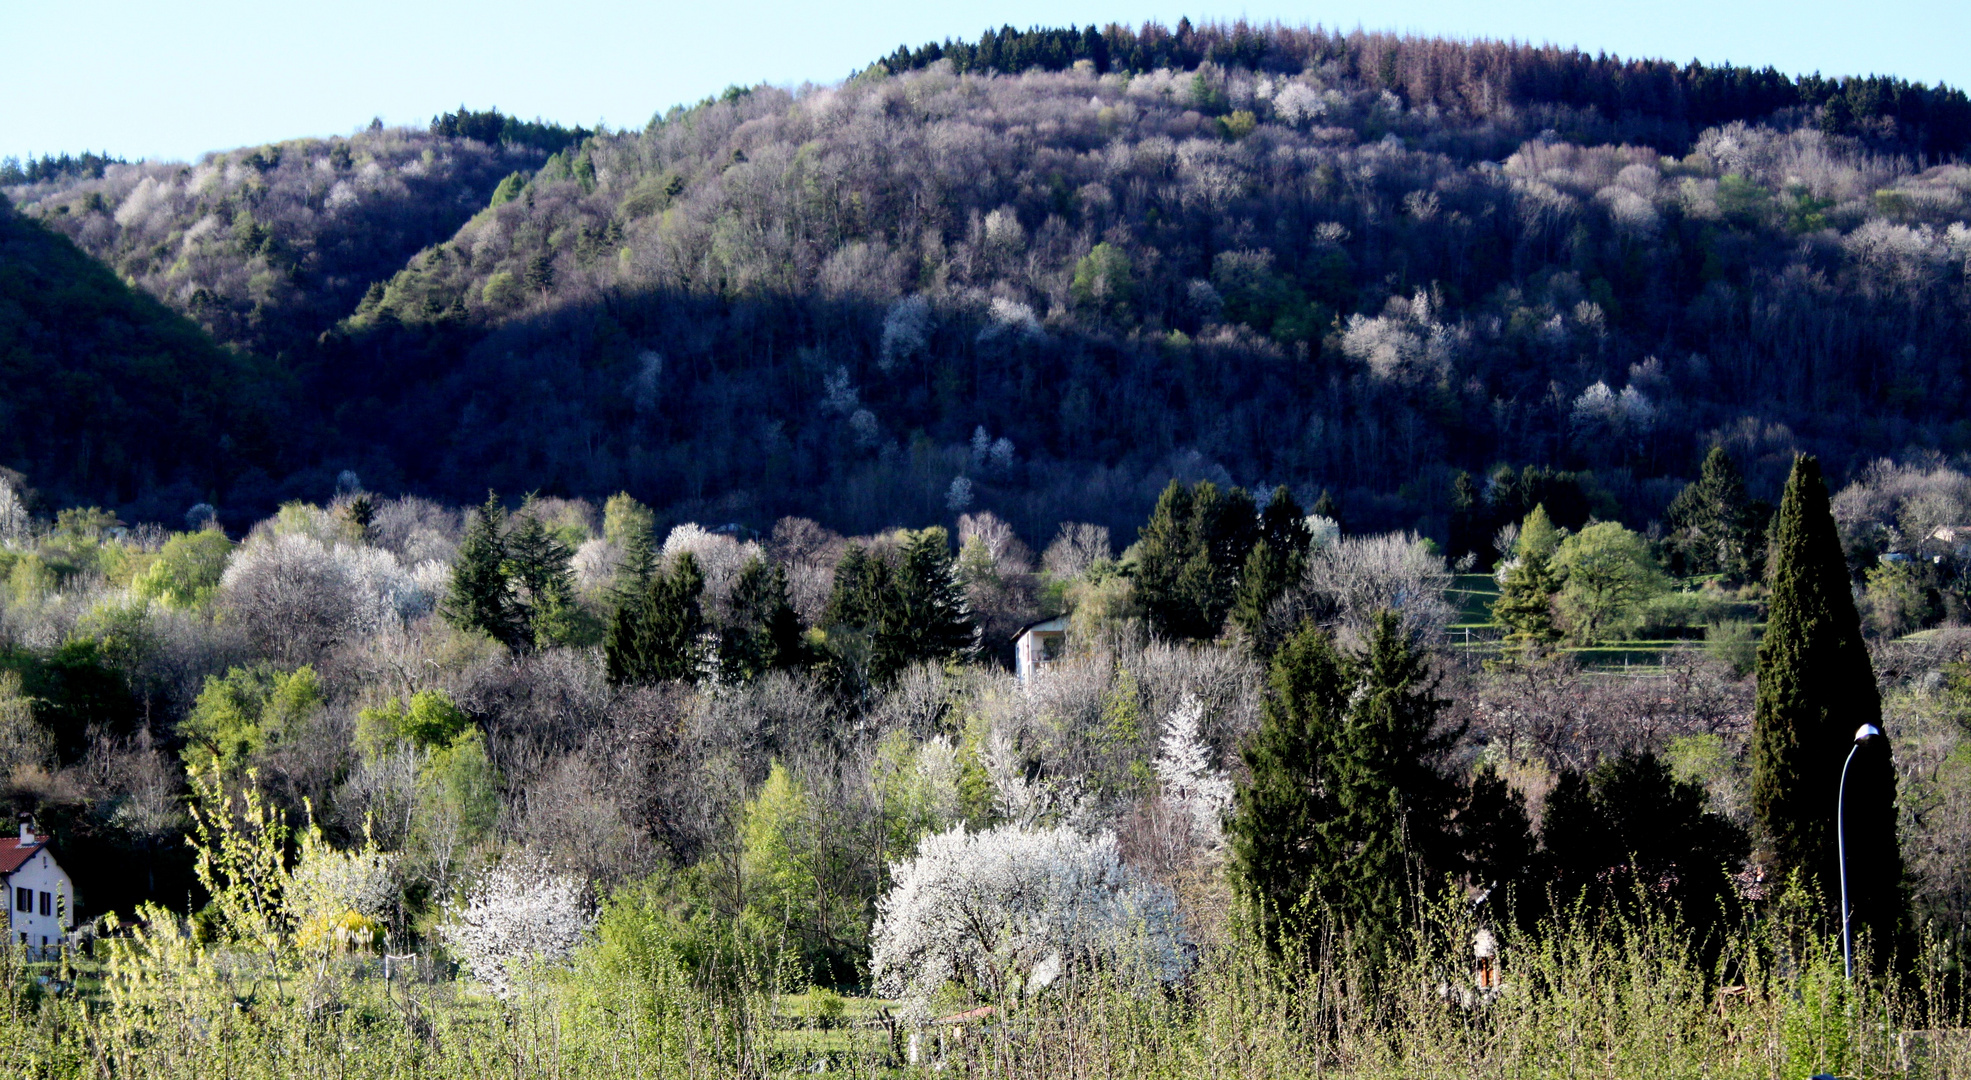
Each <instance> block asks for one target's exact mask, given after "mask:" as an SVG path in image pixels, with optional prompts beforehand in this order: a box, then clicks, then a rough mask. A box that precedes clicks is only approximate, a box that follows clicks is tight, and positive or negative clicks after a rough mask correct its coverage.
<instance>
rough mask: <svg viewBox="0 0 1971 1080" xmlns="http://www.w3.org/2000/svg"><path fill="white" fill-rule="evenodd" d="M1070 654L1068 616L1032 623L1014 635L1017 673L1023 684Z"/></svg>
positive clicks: (1014, 662)
mask: <svg viewBox="0 0 1971 1080" xmlns="http://www.w3.org/2000/svg"><path fill="white" fill-rule="evenodd" d="M1067 654H1068V617H1067V616H1066V615H1060V616H1057V617H1055V618H1052V619H1043V620H1041V621H1040V622H1037V623H1029V624H1028V625H1027V626H1026V627H1025V628H1023V629H1021V631H1020V632H1019V634H1018V635H1016V636H1015V637H1014V638H1013V673H1014V674H1016V675H1018V676H1019V677H1020V682H1021V683H1031V682H1032V681H1033V677H1034V676H1035V675H1038V674H1040V673H1041V672H1043V671H1045V670H1047V668H1048V666H1049V665H1051V664H1053V663H1054V662H1055V661H1057V660H1059V659H1061V658H1062V657H1064V656H1066V655H1067Z"/></svg>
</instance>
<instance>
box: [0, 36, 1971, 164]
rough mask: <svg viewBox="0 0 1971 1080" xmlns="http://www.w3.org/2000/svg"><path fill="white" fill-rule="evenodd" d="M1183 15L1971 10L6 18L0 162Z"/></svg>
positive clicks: (548, 109) (1590, 46)
mask: <svg viewBox="0 0 1971 1080" xmlns="http://www.w3.org/2000/svg"><path fill="white" fill-rule="evenodd" d="M1180 15H1189V16H1190V17H1191V18H1192V19H1193V20H1200V19H1205V18H1218V19H1236V18H1239V17H1245V18H1247V19H1250V20H1254V21H1270V20H1278V21H1281V22H1285V23H1289V24H1296V25H1297V24H1302V23H1316V24H1320V25H1325V26H1329V27H1339V28H1342V29H1354V28H1356V27H1358V26H1359V27H1362V28H1365V29H1370V30H1398V31H1410V32H1416V33H1422V34H1430V35H1443V36H1452V37H1466V38H1469V37H1491V38H1514V39H1518V40H1521V41H1533V42H1550V43H1554V44H1559V45H1568V46H1577V47H1580V48H1583V49H1586V50H1589V51H1607V52H1612V53H1618V54H1620V55H1623V56H1655V57H1665V58H1669V59H1674V60H1678V61H1685V60H1690V59H1699V60H1703V61H1704V62H1706V63H1723V62H1727V61H1729V62H1734V63H1740V64H1751V65H1754V66H1760V67H1763V66H1765V65H1768V64H1770V65H1772V66H1774V67H1777V68H1779V69H1780V70H1782V71H1786V72H1788V73H1794V74H1799V73H1805V72H1810V71H1820V72H1823V73H1825V74H1830V75H1833V74H1891V75H1898V76H1901V77H1903V78H1907V79H1911V80H1914V81H1919V82H1925V83H1936V82H1940V81H1941V82H1947V83H1950V84H1952V85H1955V86H1960V87H1962V86H1971V48H1967V47H1966V42H1967V39H1971V2H1968V0H1875V2H1872V3H1869V4H1867V5H1856V4H1852V3H1837V2H1835V0H1651V2H1647V3H1642V2H1632V0H1566V2H1557V0H1483V2H1475V0H1333V2H1322V3H1294V2H1290V0H1282V2H1280V3H1277V4H1274V5H1272V6H1258V5H1248V4H1241V5H1236V6H1235V5H1228V4H1217V3H1203V4H1193V5H1188V6H1179V5H1172V4H1165V3H1161V2H1149V3H1145V2H1138V0H1105V2H1104V3H1102V4H1094V3H1090V2H1088V0H1066V2H1062V0H1054V2H1051V3H1040V2H1035V0H995V2H992V3H986V2H982V0H952V2H939V0H858V2H857V3H854V4H846V3H838V4H825V3H814V2H812V0H809V2H794V0H757V2H738V0H724V2H718V0H711V2H707V0H699V2H695V3H677V2H674V0H642V2H637V0H546V2H543V0H530V2H526V3H522V2H517V0H335V2H325V0H286V2H279V3H276V2H269V0H189V2H184V3H177V4H162V3H158V2H156V0H145V2H142V3H137V2H132V0H64V2H61V3H52V2H49V0H0V27H4V28H5V29H4V30H0V101H4V102H5V103H6V104H5V105H4V106H0V156H9V155H18V156H28V155H35V154H47V153H62V152H71V153H72V152H79V151H82V150H98V151H108V152H111V153H114V154H117V155H119V156H122V157H126V158H133V159H134V158H139V157H148V158H155V159H179V160H189V159H192V158H195V157H196V156H197V155H198V154H200V153H201V152H203V151H207V150H218V149H230V148H233V147H238V146H249V145H255V144H259V143H265V142H271V141H275V140H279V139H286V138H294V137H298V136H324V135H333V134H340V133H347V132H350V131H353V130H355V129H356V128H359V127H361V126H363V125H366V124H367V123H368V122H369V121H370V118H371V117H381V118H382V119H383V120H384V122H385V123H389V124H424V123H428V122H429V121H430V119H431V117H432V115H433V114H435V113H438V112H441V111H444V110H447V109H455V108H457V107H458V106H459V105H461V104H465V105H469V106H471V107H473V108H475V109H484V108H488V107H495V106H496V107H498V108H499V109H501V110H502V111H504V112H507V113H511V114H517V115H520V116H523V117H530V118H531V117H535V116H540V117H544V118H547V119H550V120H556V121H560V122H562V123H567V124H585V125H588V126H591V127H593V126H595V125H596V124H597V123H604V124H607V125H609V126H610V127H612V128H622V127H641V126H642V125H643V124H644V123H645V122H647V121H648V120H649V119H650V117H651V115H652V114H653V113H658V112H662V111H663V110H664V109H667V108H669V107H670V106H672V105H676V104H682V103H689V102H692V101H696V100H698V99H700V98H703V97H705V96H707V95H710V94H715V93H717V92H718V91H719V90H721V89H723V88H724V87H726V86H728V85H732V84H739V85H747V86H750V85H755V84H758V83H761V82H770V83H775V84H781V85H797V84H800V83H802V82H816V83H827V82H833V81H837V80H839V79H841V78H843V77H845V76H846V75H848V74H849V73H850V72H851V71H853V70H856V69H858V68H861V67H862V66H864V65H866V64H868V63H869V62H870V61H872V60H874V59H876V58H878V57H879V56H882V55H884V54H886V53H889V52H890V51H892V50H894V49H895V48H896V47H897V45H899V44H904V43H908V44H910V45H913V46H915V45H919V44H922V43H923V42H925V41H930V40H942V39H944V38H947V37H964V38H975V37H976V36H977V35H978V33H979V31H980V30H982V29H984V28H985V27H987V26H997V25H1000V24H1002V23H1010V24H1012V25H1015V26H1019V27H1027V26H1033V25H1046V26H1060V25H1064V24H1067V23H1070V22H1072V23H1075V24H1078V25H1086V24H1088V23H1096V24H1105V23H1108V22H1112V21H1113V22H1126V23H1138V22H1141V21H1143V20H1146V19H1154V20H1157V21H1160V22H1163V23H1165V24H1166V25H1170V24H1174V23H1175V22H1176V20H1177V18H1178V17H1179V16H1180Z"/></svg>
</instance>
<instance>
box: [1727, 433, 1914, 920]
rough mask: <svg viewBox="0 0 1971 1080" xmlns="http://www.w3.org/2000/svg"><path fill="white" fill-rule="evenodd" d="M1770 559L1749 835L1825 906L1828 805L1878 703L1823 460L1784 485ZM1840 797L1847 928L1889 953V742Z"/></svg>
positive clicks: (1869, 752) (1892, 859) (1896, 883)
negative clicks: (1849, 907) (1849, 913)
mask: <svg viewBox="0 0 1971 1080" xmlns="http://www.w3.org/2000/svg"><path fill="white" fill-rule="evenodd" d="M1773 559H1774V563H1773V566H1772V567H1771V575H1770V582H1771V586H1772V594H1771V596H1772V598H1771V601H1770V605H1769V608H1768V612H1769V613H1768V616H1767V622H1766V632H1765V639H1764V640H1763V641H1762V642H1761V643H1760V645H1759V697H1758V705H1757V709H1756V711H1755V713H1754V716H1753V726H1752V811H1753V819H1754V823H1755V827H1756V840H1757V843H1758V844H1759V847H1760V849H1761V854H1762V855H1763V857H1764V858H1765V859H1766V860H1768V869H1769V872H1772V873H1774V874H1775V875H1776V876H1777V877H1778V879H1779V880H1781V881H1784V880H1785V878H1786V876H1788V875H1790V874H1793V873H1796V872H1797V873H1798V874H1799V875H1800V876H1801V878H1802V879H1803V880H1804V881H1805V882H1806V884H1807V885H1809V886H1810V887H1812V888H1815V889H1817V890H1818V891H1819V894H1820V896H1821V898H1822V899H1823V900H1824V901H1826V902H1828V903H1829V904H1830V906H1831V905H1833V903H1834V901H1835V898H1836V897H1837V896H1838V895H1839V883H1840V878H1839V872H1840V867H1839V862H1838V858H1837V854H1836V843H1835V840H1836V836H1835V807H1836V796H1837V792H1838V786H1839V784H1840V782H1841V768H1842V763H1843V761H1844V760H1845V759H1846V758H1847V755H1848V752H1849V750H1850V748H1851V747H1852V746H1853V742H1854V735H1855V731H1856V729H1857V728H1858V727H1860V726H1861V725H1863V724H1874V725H1877V726H1878V727H1879V726H1880V725H1881V721H1882V701H1881V697H1880V695H1879V693H1878V691H1877V689H1876V683H1875V671H1874V668H1873V666H1872V665H1871V664H1870V662H1869V657H1868V649H1867V647H1866V646H1865V645H1864V644H1863V642H1862V634H1861V618H1860V616H1859V614H1858V613H1857V612H1856V610H1855V603H1854V596H1853V593H1852V592H1851V591H1850V589H1851V585H1850V581H1849V578H1848V567H1847V561H1846V559H1845V558H1844V557H1843V555H1842V551H1841V540H1840V537H1839V535H1838V534H1837V532H1836V530H1835V525H1834V515H1833V513H1832V511H1831V509H1830V508H1829V505H1828V497H1827V487H1826V484H1825V483H1824V482H1823V481H1822V479H1821V472H1820V462H1819V460H1818V459H1816V458H1813V457H1811V456H1803V457H1800V458H1798V459H1796V460H1795V461H1794V463H1793V472H1792V475H1791V476H1789V477H1788V478H1787V481H1786V494H1785V497H1784V499H1783V500H1782V501H1781V503H1780V508H1779V516H1778V520H1777V522H1776V525H1775V539H1774V546H1773ZM1847 795H1848V797H1847V839H1848V845H1847V847H1848V890H1849V898H1850V901H1851V903H1852V904H1853V910H1854V921H1855V926H1856V928H1857V930H1858V931H1860V930H1862V929H1864V928H1865V929H1869V930H1872V931H1873V932H1874V935H1875V944H1876V947H1877V948H1878V949H1881V950H1888V949H1892V948H1895V947H1897V946H1898V945H1899V944H1900V937H1901V933H1902V930H1903V927H1904V924H1905V905H1904V892H1903V864H1902V855H1901V852H1900V849H1899V847H1898V845H1897V837H1896V809H1895V797H1896V776H1895V768H1894V766H1893V764H1892V763H1891V760H1890V753H1889V746H1888V739H1887V738H1886V737H1877V738H1875V739H1872V740H1870V741H1869V743H1868V744H1867V745H1865V746H1864V747H1863V748H1862V750H1861V751H1859V752H1858V753H1857V754H1856V757H1855V762H1854V765H1853V767H1852V770H1851V772H1850V774H1849V779H1848V791H1847ZM1837 915H1838V912H1837Z"/></svg>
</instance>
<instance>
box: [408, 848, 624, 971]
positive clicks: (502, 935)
mask: <svg viewBox="0 0 1971 1080" xmlns="http://www.w3.org/2000/svg"><path fill="white" fill-rule="evenodd" d="M587 891H588V889H587V886H586V885H585V884H584V883H583V882H582V881H581V880H579V879H578V878H576V877H574V876H573V875H569V874H557V873H555V872H554V871H553V870H551V869H549V868H548V865H547V863H546V862H545V861H544V860H541V859H539V858H519V859H509V860H507V861H506V862H503V863H501V864H500V865H498V866H496V867H494V868H493V870H492V872H491V873H489V874H487V875H486V877H485V878H484V879H483V880H482V881H480V882H479V884H478V886H477V887H475V888H474V889H473V890H472V891H471V892H470V893H468V894H467V896H466V899H465V904H464V906H462V907H460V908H459V909H458V910H457V911H455V912H454V913H453V915H452V919H451V922H449V923H448V924H447V925H446V926H445V938H446V940H447V941H449V942H450V943H451V945H452V947H453V949H455V950H456V951H457V952H458V954H459V958H460V959H461V960H462V961H464V963H465V966H466V968H467V969H468V970H470V971H471V972H472V977H473V978H475V979H478V980H479V981H480V982H482V983H485V984H486V986H487V987H488V988H489V989H491V990H492V991H493V992H494V993H495V994H498V995H499V996H501V997H511V996H512V995H513V992H514V990H515V988H516V977H517V976H518V975H520V974H521V973H522V970H523V969H524V967H525V965H527V964H532V963H540V964H553V963H557V962H559V961H560V960H561V959H563V958H564V957H566V956H567V955H568V953H569V952H570V950H572V949H573V948H574V947H575V945H576V943H578V942H579V941H581V939H582V937H583V936H584V935H585V934H587V933H588V932H589V928H590V927H591V926H593V925H594V923H595V916H594V914H593V913H592V912H591V911H590V910H589V905H588V902H587V896H586V894H587Z"/></svg>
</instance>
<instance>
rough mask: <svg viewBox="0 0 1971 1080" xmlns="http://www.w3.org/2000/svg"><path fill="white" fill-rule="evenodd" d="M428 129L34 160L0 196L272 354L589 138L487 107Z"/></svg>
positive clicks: (215, 328)
mask: <svg viewBox="0 0 1971 1080" xmlns="http://www.w3.org/2000/svg"><path fill="white" fill-rule="evenodd" d="M462 112H463V111H462ZM461 119H463V120H464V121H465V124H464V128H465V130H463V131H462V130H461V123H460V121H461ZM475 119H477V120H478V124H477V126H475V125H474V123H473V121H474V120H475ZM446 121H449V123H446ZM432 128H433V130H432V131H431V132H430V133H425V132H419V131H405V130H398V129H388V130H387V129H384V128H383V127H382V126H381V125H377V126H375V127H373V128H371V129H370V130H368V131H361V132H358V133H356V134H354V135H351V136H348V137H346V138H331V139H296V140H293V141H289V142H282V143H272V144H269V145H266V146H256V147H246V148H243V149H239V150H233V151H230V152H226V153H215V154H208V155H206V156H205V157H204V158H203V159H201V160H199V161H198V162H196V163H193V164H189V165H187V164H181V163H177V162H143V163H139V164H134V165H132V164H128V163H123V162H113V161H112V162H106V161H102V160H92V158H93V155H84V157H83V160H82V161H80V162H77V163H74V164H72V165H71V164H69V163H67V162H66V161H64V160H60V159H51V160H46V161H41V162H36V161H30V162H29V163H28V164H27V166H26V167H24V168H20V167H17V168H16V169H15V170H14V171H15V172H16V173H17V174H18V176H16V177H13V178H10V179H14V180H16V181H22V180H24V181H29V182H26V183H21V184H19V185H18V186H15V187H13V188H10V189H9V194H10V195H11V196H12V197H13V198H14V200H15V202H16V203H17V204H18V205H19V206H20V208H21V209H22V210H23V211H24V212H26V213H28V214H30V215H32V216H34V217H36V218H39V219H40V220H41V221H43V222H45V223H46V224H48V225H49V226H51V227H53V228H55V229H57V230H59V231H61V232H62V233H64V234H66V235H67V236H68V237H69V238H70V239H71V240H73V241H75V242H76V244H78V245H79V246H80V247H81V248H82V249H83V250H85V251H87V252H88V253H89V254H91V255H93V256H95V257H96V258H97V259H99V260H101V261H102V262H104V263H106V264H108V265H109V266H111V267H113V268H114V269H115V270H116V272H117V273H118V274H119V275H121V276H122V277H124V278H125V279H126V280H128V281H131V282H133V283H135V284H136V285H137V286H139V287H140V288H142V289H144V290H145V291H147V292H149V293H150V294H151V295H153V296H156V297H157V298H158V299H160V300H163V301H164V302H165V303H167V304H170V305H171V306H172V307H174V308H177V309H178V310H179V311H182V312H184V313H185V314H186V315H188V316H190V317H191V318H193V319H195V320H197V321H198V323H199V324H200V325H201V326H203V327H205V329H206V330H207V332H209V333H210V334H211V335H212V336H213V337H214V338H215V339H217V340H218V341H220V342H224V343H227V344H234V345H238V346H240V347H242V348H244V349H247V350H250V351H253V352H258V353H261V354H263V355H266V356H269V357H272V356H274V355H275V354H277V353H279V352H283V351H289V350H292V349H294V348H296V347H297V346H299V345H302V344H304V343H308V342H312V341H313V339H314V338H315V336H316V335H318V334H320V333H321V332H322V331H323V330H324V329H326V328H327V327H328V326H329V325H330V324H331V323H333V322H334V321H335V320H337V319H339V318H341V317H343V316H344V315H346V314H348V313H349V311H350V309H351V308H353V307H354V306H355V303H356V301H357V300H359V299H361V298H362V295H363V290H364V289H365V288H367V287H368V286H369V284H370V282H372V281H375V280H376V279H378V278H381V277H385V276H388V275H389V274H390V273H392V272H393V271H394V270H395V269H396V268H398V267H400V266H402V265H403V263H404V260H405V259H407V258H409V257H410V256H411V255H413V254H415V253H416V252H417V251H418V250H419V249H421V248H423V247H425V246H426V245H428V244H432V243H436V242H438V241H440V240H443V239H444V238H445V237H447V236H450V235H451V234H452V232H453V230H455V229H457V228H458V227H459V225H460V224H461V223H463V222H464V221H465V220H466V219H467V218H469V217H471V216H472V214H473V213H474V212H475V211H477V210H478V209H479V208H480V207H482V206H484V205H485V203H486V199H487V198H488V196H490V195H491V194H492V192H493V189H494V187H495V186H496V185H498V184H499V182H500V181H501V180H502V179H503V178H505V177H506V176H508V175H510V174H511V173H513V172H516V171H524V172H531V171H533V170H534V169H535V168H536V167H538V166H539V165H540V163H541V161H542V160H543V159H544V158H545V157H546V153H547V152H549V151H552V150H554V149H557V148H558V147H559V146H561V145H562V144H563V143H565V142H567V141H569V140H570V139H571V138H577V137H579V136H581V135H586V134H587V132H582V131H576V132H570V131H568V130H566V129H562V128H558V127H553V126H551V125H529V124H524V123H520V122H516V121H514V120H513V119H512V118H510V117H504V116H501V115H500V114H499V113H498V112H497V111H495V112H492V113H482V114H470V113H464V114H463V117H462V116H461V115H460V114H447V115H446V116H445V117H441V118H440V120H439V121H438V122H434V123H433V125H432ZM509 129H511V130H509ZM543 145H545V147H546V149H545V150H543V149H542V148H541V147H542V146H543ZM64 166H67V167H64Z"/></svg>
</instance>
